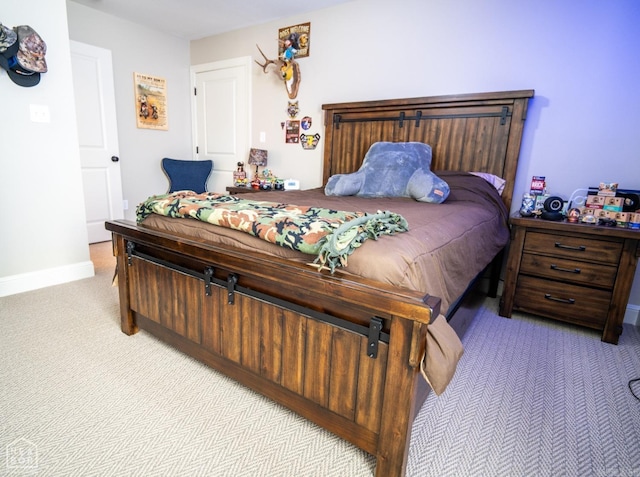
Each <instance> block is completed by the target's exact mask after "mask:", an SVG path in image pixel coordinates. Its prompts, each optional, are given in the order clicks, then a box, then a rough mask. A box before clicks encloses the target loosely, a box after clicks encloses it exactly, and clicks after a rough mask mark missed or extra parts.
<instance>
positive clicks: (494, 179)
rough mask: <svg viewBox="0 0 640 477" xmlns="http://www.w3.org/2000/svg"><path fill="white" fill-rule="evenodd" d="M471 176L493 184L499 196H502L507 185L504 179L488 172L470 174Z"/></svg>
mask: <svg viewBox="0 0 640 477" xmlns="http://www.w3.org/2000/svg"><path fill="white" fill-rule="evenodd" d="M469 174H473V175H474V176H478V177H482V178H483V179H484V180H485V181H487V182H488V183H489V184H491V185H492V186H493V187H495V188H496V190H497V191H498V194H500V195H502V191H503V190H504V185H505V184H506V183H507V181H505V180H504V179H503V178H502V177H498V176H496V175H493V174H489V173H488V172H470V173H469Z"/></svg>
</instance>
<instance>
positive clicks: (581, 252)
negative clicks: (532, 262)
mask: <svg viewBox="0 0 640 477" xmlns="http://www.w3.org/2000/svg"><path fill="white" fill-rule="evenodd" d="M524 250H526V251H530V252H536V253H544V254H547V255H554V256H556V257H564V258H577V259H579V260H588V261H596V262H604V263H611V264H617V263H618V262H619V261H620V254H621V253H622V242H616V241H607V240H598V239H592V238H585V237H573V236H570V235H560V234H553V233H543V232H527V236H526V238H525V241H524Z"/></svg>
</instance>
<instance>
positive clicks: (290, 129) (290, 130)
mask: <svg viewBox="0 0 640 477" xmlns="http://www.w3.org/2000/svg"><path fill="white" fill-rule="evenodd" d="M299 136H300V121H299V120H297V119H291V120H289V121H287V124H286V129H285V142H286V143H288V144H297V143H298V141H299Z"/></svg>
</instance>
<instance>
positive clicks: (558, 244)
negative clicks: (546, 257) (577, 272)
mask: <svg viewBox="0 0 640 477" xmlns="http://www.w3.org/2000/svg"><path fill="white" fill-rule="evenodd" d="M556 248H566V249H569V250H578V251H579V252H584V251H585V250H586V249H587V247H585V246H584V245H579V246H578V247H574V246H572V245H563V244H561V243H560V242H556Z"/></svg>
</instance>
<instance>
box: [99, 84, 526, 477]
mask: <svg viewBox="0 0 640 477" xmlns="http://www.w3.org/2000/svg"><path fill="white" fill-rule="evenodd" d="M531 97H533V91H532V90H523V91H507V92H496V93H477V94H462V95H449V96H435V97H423V98H408V99H400V100H380V101H364V102H353V103H340V104H325V105H323V110H324V115H325V118H324V119H325V134H324V138H325V142H324V165H323V183H324V184H326V183H327V181H328V180H329V178H330V177H331V176H333V175H335V174H348V173H352V172H354V171H357V170H358V169H359V167H360V165H361V163H362V160H363V157H364V156H365V153H366V152H367V150H368V149H369V147H370V146H371V145H372V144H373V143H375V142H378V141H389V142H423V143H427V144H429V145H430V146H431V147H432V150H433V162H432V169H433V170H434V171H437V173H438V174H439V175H440V176H441V177H442V178H444V179H445V180H446V181H447V182H448V183H450V184H451V185H452V190H451V194H450V196H449V198H448V199H447V201H445V203H443V204H437V205H436V204H419V203H416V202H415V201H413V200H412V199H407V198H393V199H390V200H388V201H385V200H383V199H369V198H358V197H327V196H324V194H323V189H322V188H320V189H314V190H309V191H285V192H262V193H255V194H251V198H252V199H254V200H263V201H279V202H282V201H286V202H288V203H295V204H298V205H311V204H312V203H314V204H315V203H316V202H317V203H321V204H322V206H323V207H336V208H338V209H341V210H355V209H354V208H356V207H357V208H358V209H368V210H369V211H375V210H383V209H382V208H384V209H388V210H394V211H395V210H398V211H401V213H402V214H403V216H405V218H406V219H407V221H408V222H409V224H410V225H411V224H414V225H412V226H411V229H410V230H409V232H406V233H404V234H398V235H397V236H393V237H386V236H385V237H381V238H380V239H379V240H368V241H366V242H365V243H364V244H363V245H362V246H361V247H360V248H359V249H358V250H356V251H355V252H354V253H353V254H352V255H351V256H350V257H349V258H348V264H347V266H346V267H342V268H337V269H336V270H335V271H334V272H333V273H332V272H331V271H328V270H326V269H318V268H317V267H313V266H310V265H309V263H310V262H312V260H311V259H309V257H308V256H304V255H301V254H300V253H299V252H295V251H288V250H287V249H284V248H282V247H277V246H273V245H271V244H266V245H265V244H264V243H262V242H263V241H261V240H260V239H258V238H256V237H251V236H248V235H247V234H243V233H242V232H238V231H236V230H229V229H225V228H221V227H215V226H211V225H209V224H205V226H206V227H201V226H200V225H196V224H195V222H197V221H191V220H183V219H170V218H166V217H160V216H157V217H156V216H152V217H149V218H148V219H145V221H144V222H142V223H141V224H136V223H133V222H129V221H121V220H118V221H111V222H107V224H106V227H107V229H108V230H110V231H111V232H112V234H113V243H114V252H115V254H116V257H117V264H118V265H117V274H118V284H119V285H118V286H119V298H120V314H121V327H122V331H123V332H124V333H126V334H133V333H136V332H137V331H138V330H139V329H144V330H146V331H148V332H150V333H152V334H153V335H155V336H157V337H158V338H160V339H162V340H164V341H166V342H167V343H169V344H170V345H172V346H174V347H176V348H178V349H180V350H181V351H183V352H185V353H187V354H189V355H190V356H193V357H195V358H197V359H199V360H201V361H203V362H204V363H207V364H208V365H210V366H211V367H213V368H215V369H217V370H219V371H221V372H223V373H224V374H226V375H228V376H230V377H231V378H233V379H235V380H237V381H239V382H240V383H243V384H244V385H246V386H248V387H250V388H252V389H254V390H256V391H258V392H260V393H262V394H263V395H265V396H267V397H269V398H271V399H273V400H275V401H277V402H279V403H281V404H283V405H284V406H286V407H288V408H289V409H291V410H293V411H294V412H297V413H298V414H300V415H302V416H303V417H305V418H307V419H309V420H311V421H313V422H315V423H316V424H318V425H320V426H322V427H324V428H326V429H327V430H329V431H331V432H333V433H335V434H337V435H339V436H341V437H342V438H344V439H346V440H348V441H350V442H352V443H353V444H355V445H356V446H358V447H360V448H362V449H363V450H365V451H366V452H369V453H370V454H373V455H375V456H376V475H377V476H379V477H380V476H401V475H404V472H405V466H406V461H407V455H408V448H409V441H410V436H411V426H412V422H413V420H414V418H415V416H416V414H417V412H418V410H419V409H420V407H421V405H422V403H423V402H424V399H425V398H426V396H427V393H428V392H429V390H430V388H429V385H428V384H427V383H426V381H425V379H424V378H423V366H424V365H425V362H426V361H427V357H429V356H431V354H430V353H429V351H430V350H429V349H427V347H428V346H430V345H428V344H427V343H429V342H430V341H429V338H432V339H433V336H432V334H433V333H432V332H433V331H434V330H436V326H435V322H436V321H438V322H439V321H441V319H442V318H441V317H446V320H447V322H448V323H449V325H450V326H452V327H453V329H455V330H456V332H457V333H458V334H462V333H463V332H464V329H465V328H466V326H467V325H468V322H469V319H470V318H469V317H470V316H472V314H471V315H470V314H469V313H468V312H467V311H468V309H469V305H468V302H469V301H470V299H469V297H471V296H472V294H471V293H470V290H472V289H473V285H474V283H476V281H477V278H478V277H479V276H482V275H483V273H484V272H485V271H486V270H489V271H491V272H492V273H491V274H490V275H491V280H490V286H489V293H490V294H492V295H494V296H495V293H496V289H497V279H498V277H499V271H500V263H501V257H502V252H503V248H504V246H505V245H506V243H507V242H508V235H509V232H508V226H507V225H506V223H507V220H506V218H507V214H508V211H509V210H510V206H511V200H512V196H513V185H514V181H515V176H516V169H517V162H518V156H519V153H520V144H521V139H522V133H523V128H524V121H525V119H526V113H527V106H528V102H529V99H530V98H531ZM469 172H474V173H482V174H484V177H480V176H479V175H475V174H469ZM482 174H480V175H482ZM491 177H500V178H503V179H504V180H505V181H506V182H505V184H504V189H503V190H502V193H501V195H499V194H498V193H497V191H496V190H495V188H494V185H492V184H489V182H490V178H491ZM478 190H481V191H483V192H482V194H480V193H478ZM484 191H486V194H485V192H484ZM480 195H486V196H487V197H488V198H485V199H481V200H480V201H479V202H478V201H476V199H475V196H480ZM247 197H248V195H247ZM491 202H493V205H491V204H490V203H491ZM421 206H422V209H420V207H421ZM454 207H458V208H456V209H454ZM426 208H428V209H430V210H431V211H432V212H433V213H434V214H435V215H434V216H429V218H428V219H422V212H421V211H422V210H426ZM453 210H455V212H454V213H452V212H451V211H453ZM484 214H488V215H487V216H486V217H485V215H484ZM475 216H480V217H482V219H481V220H480V223H479V224H478V223H476V222H473V226H471V227H467V228H466V229H465V228H464V227H463V229H461V230H462V231H461V232H445V229H448V227H444V225H442V224H444V223H447V222H455V221H454V220H453V217H457V218H461V220H458V222H457V223H458V224H460V223H463V224H464V223H467V222H469V223H470V222H471V220H472V219H471V218H472V217H475ZM433 217H436V218H433ZM420 220H426V223H420ZM177 222H180V223H181V225H177ZM185 223H186V224H187V226H186V228H185V226H184V224H185ZM500 224H501V225H500ZM176 227H177V228H176ZM483 227H493V229H492V228H483ZM495 227H498V228H497V229H495ZM454 228H455V227H454ZM489 230H495V232H490V233H488V232H487V231H489ZM449 233H452V234H456V233H459V234H460V235H468V236H469V237H468V238H469V239H470V240H471V241H467V242H466V244H467V245H465V246H464V247H463V249H468V250H469V251H468V253H466V254H465V253H462V254H461V252H460V251H458V252H456V253H455V254H454V256H453V257H451V256H449V257H448V258H447V255H446V254H445V255H440V254H439V252H440V248H443V249H444V248H445V247H442V246H440V245H438V246H433V247H431V248H430V249H428V250H427V251H418V252H417V253H418V255H425V256H432V257H436V260H435V261H434V260H432V261H425V262H424V263H422V262H420V261H419V260H418V259H417V258H416V255H415V254H414V255H407V256H406V257H403V258H401V259H400V260H399V262H400V263H401V264H402V263H403V262H404V265H403V266H402V267H400V268H398V267H397V264H394V258H395V257H396V255H397V254H395V253H392V252H391V250H392V249H393V247H394V245H392V244H394V243H396V244H398V243H401V242H399V241H400V240H405V239H408V240H410V241H413V242H409V243H412V244H413V245H406V243H407V242H402V243H404V244H405V245H401V246H400V248H402V249H406V250H411V249H412V248H413V247H414V246H415V247H416V248H417V247H419V246H420V245H419V242H420V240H421V237H422V236H429V235H439V234H440V235H443V236H444V242H446V243H454V242H457V241H458V240H459V239H458V238H456V236H455V235H446V236H445V234H449ZM474 234H475V235H474ZM405 235H406V237H403V236H405ZM487 235H496V236H498V240H497V242H495V241H493V242H491V243H490V242H489V241H487ZM241 236H242V237H241ZM469 244H475V245H469ZM459 250H460V249H459ZM407 253H408V252H407ZM412 253H413V252H412ZM372 257H375V258H372ZM456 257H457V258H456ZM395 262H398V260H396V261H395ZM418 262H420V263H422V264H418V265H416V264H417V263H418ZM373 265H375V266H373ZM393 270H396V271H395V272H394V271H393ZM386 272H389V273H391V275H388V274H387V275H385V273H386ZM394 273H395V275H394ZM441 347H442V348H443V349H442V350H440V351H441V352H442V353H443V354H445V355H446V354H447V349H446V346H441ZM435 361H437V359H431V363H432V364H435V365H437V364H438V363H437V362H435ZM427 364H428V363H427ZM443 398H446V397H443Z"/></svg>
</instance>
